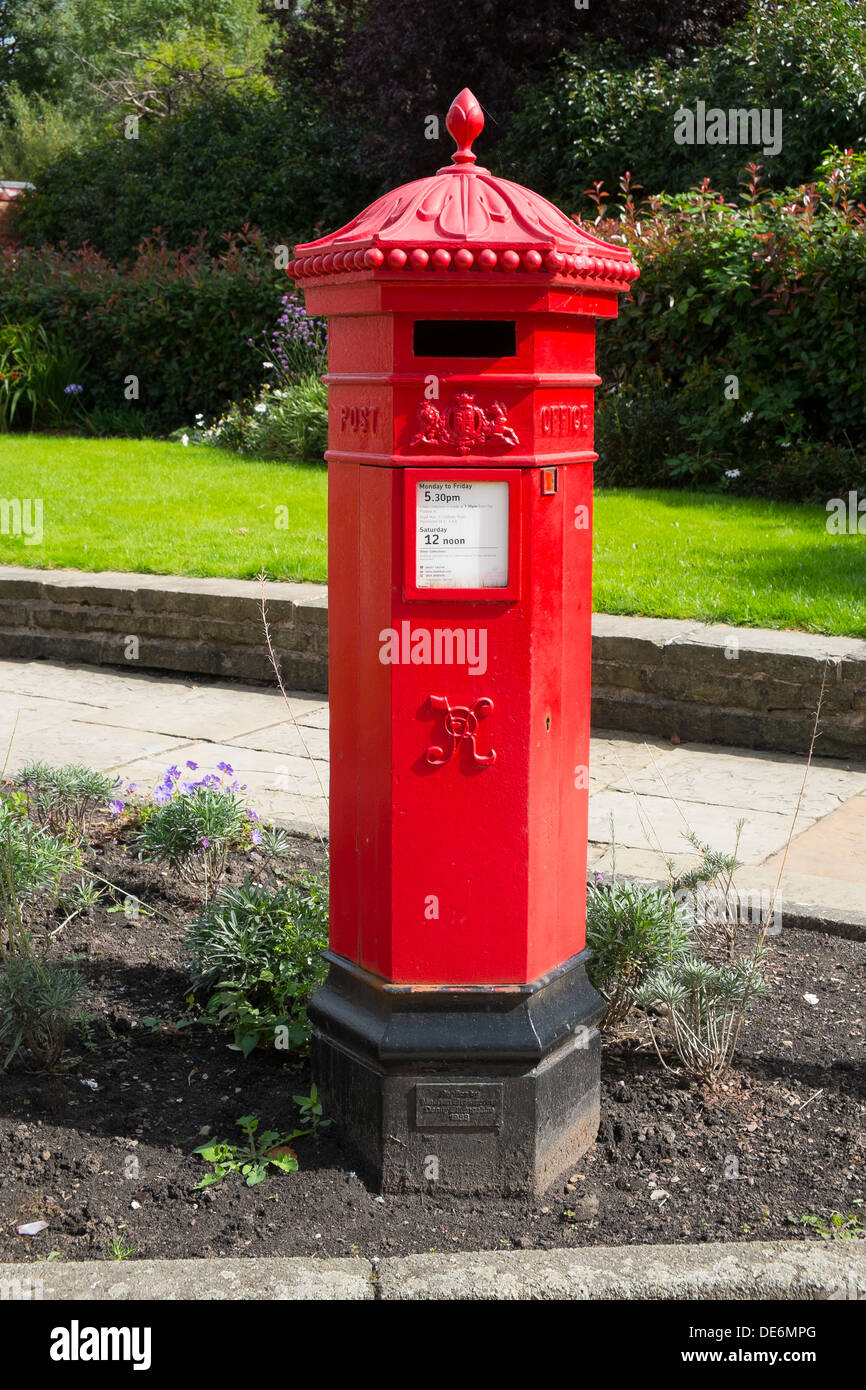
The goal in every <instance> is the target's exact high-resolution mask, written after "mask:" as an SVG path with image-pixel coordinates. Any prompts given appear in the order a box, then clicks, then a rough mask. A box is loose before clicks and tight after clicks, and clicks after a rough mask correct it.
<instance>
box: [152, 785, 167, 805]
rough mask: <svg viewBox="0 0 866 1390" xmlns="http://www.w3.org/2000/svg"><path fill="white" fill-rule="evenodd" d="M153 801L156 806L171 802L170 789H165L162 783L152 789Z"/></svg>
mask: <svg viewBox="0 0 866 1390" xmlns="http://www.w3.org/2000/svg"><path fill="white" fill-rule="evenodd" d="M153 799H154V801H155V802H156V804H157V806H164V805H165V803H166V802H167V801H171V787H167V786H166V785H165V783H164V782H160V784H159V786H158V787H156V788H155V789H154V793H153Z"/></svg>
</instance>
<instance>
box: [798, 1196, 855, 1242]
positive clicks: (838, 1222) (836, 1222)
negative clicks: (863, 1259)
mask: <svg viewBox="0 0 866 1390" xmlns="http://www.w3.org/2000/svg"><path fill="white" fill-rule="evenodd" d="M854 1205H855V1206H857V1205H862V1203H858V1202H855V1204H854ZM788 1220H789V1222H790V1223H791V1224H792V1225H794V1226H805V1227H806V1228H807V1230H810V1231H815V1232H816V1233H817V1234H818V1235H819V1236H820V1237H821V1239H822V1240H863V1239H864V1238H866V1215H864V1213H863V1212H862V1211H853V1212H849V1213H848V1215H847V1216H844V1215H843V1214H842V1212H840V1211H834V1212H831V1213H830V1215H829V1217H824V1216H818V1215H816V1214H815V1213H814V1212H809V1213H807V1214H806V1215H805V1216H799V1217H798V1216H791V1215H790V1213H789V1215H788Z"/></svg>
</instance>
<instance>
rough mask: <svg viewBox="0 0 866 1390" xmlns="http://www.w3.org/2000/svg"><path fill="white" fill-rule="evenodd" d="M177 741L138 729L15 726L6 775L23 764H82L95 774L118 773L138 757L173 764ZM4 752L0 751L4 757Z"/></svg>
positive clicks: (79, 725) (62, 724) (67, 723)
mask: <svg viewBox="0 0 866 1390" xmlns="http://www.w3.org/2000/svg"><path fill="white" fill-rule="evenodd" d="M177 747H178V740H177V739H176V738H172V737H170V736H168V735H165V734H151V733H146V732H144V731H142V730H140V729H118V728H114V727H112V726H111V725H108V724H85V723H78V722H77V721H76V720H72V719H64V720H62V721H61V722H59V723H57V724H54V723H51V724H43V723H40V724H39V725H37V726H36V727H33V728H28V727H27V725H26V724H21V723H19V724H18V727H17V728H16V730H15V734H14V738H13V740H12V745H11V748H10V750H9V758H8V761H7V763H6V775H7V776H9V775H10V774H11V773H15V772H17V771H18V769H19V768H21V767H23V766H24V765H25V763H29V762H34V761H37V760H39V761H42V762H46V763H55V764H60V763H86V764H87V766H88V767H92V768H95V769H96V770H97V771H98V772H112V771H115V770H117V771H119V770H120V769H121V768H123V767H124V766H125V765H126V764H127V763H129V762H131V761H132V760H134V759H138V758H146V757H150V758H154V757H156V755H160V756H161V759H162V763H163V766H165V761H166V759H167V760H168V761H169V762H173V761H174V757H173V756H169V755H170V754H171V755H173V753H174V750H175V749H176V748H177ZM5 755H6V749H5V747H4V749H3V756H4V758H5Z"/></svg>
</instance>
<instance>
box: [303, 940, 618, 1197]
mask: <svg viewBox="0 0 866 1390" xmlns="http://www.w3.org/2000/svg"><path fill="white" fill-rule="evenodd" d="M329 958H330V962H331V969H330V974H329V976H328V980H327V982H326V984H325V985H324V986H323V988H322V989H321V990H319V991H318V993H317V994H316V995H315V997H314V999H313V1001H312V1003H311V1006H310V1014H311V1016H312V1018H313V1020H314V1021H315V1023H316V1024H317V1032H316V1035H315V1037H314V1039H313V1059H312V1060H313V1079H314V1080H315V1082H316V1084H317V1086H318V1087H319V1090H320V1092H321V1094H322V1097H323V1101H324V1107H325V1113H326V1115H328V1116H330V1117H332V1118H333V1119H334V1120H336V1121H337V1123H338V1125H339V1126H340V1131H341V1133H342V1136H343V1137H344V1139H345V1141H346V1144H347V1145H348V1147H349V1148H350V1150H351V1151H352V1152H353V1154H354V1155H355V1160H354V1161H355V1162H356V1165H357V1167H358V1169H359V1171H360V1172H361V1173H362V1174H363V1175H364V1177H365V1178H366V1179H367V1180H368V1181H370V1182H371V1183H372V1184H373V1185H374V1186H376V1187H378V1188H380V1190H381V1191H383V1192H427V1191H431V1190H440V1191H445V1192H451V1193H455V1194H465V1195H469V1194H475V1193H479V1194H483V1193H488V1194H491V1195H492V1194H501V1195H510V1196H517V1195H540V1194H541V1193H542V1192H544V1191H545V1189H546V1188H547V1187H549V1186H550V1184H551V1183H552V1182H554V1181H555V1179H556V1178H557V1177H559V1176H560V1175H561V1174H562V1173H563V1172H565V1170H566V1169H567V1168H568V1167H569V1166H570V1165H572V1164H573V1163H575V1162H576V1160H577V1159H578V1158H579V1157H580V1155H581V1154H582V1153H584V1152H585V1150H586V1149H587V1148H588V1146H589V1145H590V1144H591V1143H592V1141H593V1139H594V1138H595V1134H596V1131H597V1128H598V1118H599V1068H600V1052H601V1046H600V1039H599V1035H598V1031H597V1029H596V1027H595V1024H596V1022H597V1021H598V1018H599V1017H600V1015H601V1012H602V1009H603V1004H602V1001H601V999H600V998H599V996H598V995H597V994H596V992H595V990H594V989H593V988H592V986H591V985H590V984H589V981H588V980H587V978H586V958H587V953H586V952H581V954H580V955H577V956H574V957H573V958H572V959H571V960H569V961H566V962H565V964H564V965H562V966H560V967H559V968H558V969H557V970H556V971H553V972H551V974H549V975H547V976H544V977H543V978H542V979H540V980H537V981H535V982H533V983H532V984H529V985H523V986H517V987H511V988H499V987H493V988H484V989H479V988H477V987H472V988H471V989H454V988H441V989H433V990H429V989H428V990H413V989H411V988H406V987H401V986H395V985H388V984H385V983H384V982H383V981H381V980H378V979H376V977H374V976H371V975H369V974H367V972H365V971H362V970H360V969H359V968H358V967H356V966H353V965H352V964H350V963H349V962H348V961H345V960H343V959H342V958H341V957H338V956H333V955H330V956H329Z"/></svg>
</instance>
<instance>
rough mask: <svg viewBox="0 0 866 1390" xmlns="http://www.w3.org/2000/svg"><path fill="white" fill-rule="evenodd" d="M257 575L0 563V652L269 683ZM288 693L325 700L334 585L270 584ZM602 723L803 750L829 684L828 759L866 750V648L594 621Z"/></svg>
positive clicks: (791, 636)
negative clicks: (198, 575)
mask: <svg viewBox="0 0 866 1390" xmlns="http://www.w3.org/2000/svg"><path fill="white" fill-rule="evenodd" d="M260 601H261V595H260V589H259V585H258V584H257V583H256V582H255V581H252V580H242V579H236V580H226V579H178V578H175V577H172V576H163V575H140V574H111V573H102V574H82V573H80V572H79V571H77V570H29V569H23V568H17V567H11V566H5V567H2V568H0V657H3V656H6V657H18V658H26V659H31V660H32V659H36V660H40V659H41V660H47V661H68V662H79V663H89V664H93V663H96V664H107V665H115V666H135V667H138V668H142V669H144V668H150V669H155V670H163V671H177V672H184V673H186V674H192V675H210V676H221V677H225V678H229V679H233V680H248V681H270V680H272V671H271V667H270V663H269V661H268V657H267V652H266V650H265V644H264V640H263V634H262V624H261V612H260ZM267 602H268V616H269V620H270V625H271V632H272V638H273V642H274V647H275V650H276V652H277V656H278V658H279V661H280V666H281V669H282V673H283V680H284V683H285V685H286V687H287V689H292V690H309V691H315V692H319V691H321V692H324V691H326V690H327V681H328V654H327V643H328V608H327V602H328V601H327V590H326V589H325V588H324V587H323V586H322V585H318V584H268V586H267ZM592 634H593V635H592V680H593V711H592V712H593V724H594V725H595V727H596V728H601V729H617V730H624V731H627V732H628V731H630V732H635V733H647V734H657V735H662V736H664V737H671V736H676V737H678V738H680V739H682V740H683V741H688V742H705V743H722V744H733V745H739V746H741V747H746V748H770V749H781V750H784V751H787V752H795V753H800V752H805V751H806V750H807V749H808V747H809V740H810V737H811V732H812V724H813V722H814V716H815V709H816V706H817V702H818V694H819V691H820V688H821V682H822V679H823V678H824V677H825V676H826V679H825V689H824V703H823V717H822V721H821V735H820V739H819V742H818V745H817V749H816V751H817V752H818V753H819V754H821V755H823V756H825V757H863V756H866V641H862V640H859V639H857V638H842V637H818V636H813V635H811V634H808V633H799V632H775V631H768V630H762V629H755V628H727V627H721V626H712V627H708V626H705V625H703V624H701V623H695V622H681V621H677V620H673V619H666V618H620V617H612V616H610V615H608V614H603V613H602V614H596V615H595V617H594V618H593V629H592Z"/></svg>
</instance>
